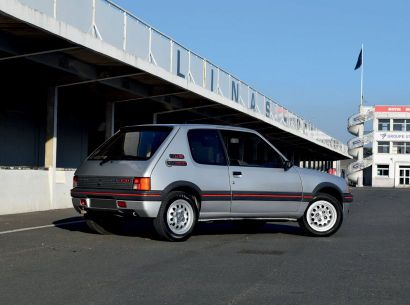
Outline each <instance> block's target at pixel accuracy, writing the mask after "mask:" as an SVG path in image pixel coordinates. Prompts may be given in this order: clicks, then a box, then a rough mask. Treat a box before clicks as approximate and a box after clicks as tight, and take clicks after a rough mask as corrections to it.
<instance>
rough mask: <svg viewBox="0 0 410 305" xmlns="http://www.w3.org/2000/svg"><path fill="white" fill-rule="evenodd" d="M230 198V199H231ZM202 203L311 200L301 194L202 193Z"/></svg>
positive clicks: (309, 197)
mask: <svg viewBox="0 0 410 305" xmlns="http://www.w3.org/2000/svg"><path fill="white" fill-rule="evenodd" d="M231 196H232V197H231ZM201 197H202V200H203V201H227V200H231V198H232V200H233V201H297V202H301V201H310V200H311V199H312V198H313V195H311V194H303V193H301V192H286V193H285V192H255V191H237V192H232V194H231V193H230V192H221V191H204V192H203V193H202V194H201Z"/></svg>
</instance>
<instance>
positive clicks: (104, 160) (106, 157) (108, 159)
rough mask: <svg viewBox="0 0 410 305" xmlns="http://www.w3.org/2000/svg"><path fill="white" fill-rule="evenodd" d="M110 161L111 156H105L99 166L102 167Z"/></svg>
mask: <svg viewBox="0 0 410 305" xmlns="http://www.w3.org/2000/svg"><path fill="white" fill-rule="evenodd" d="M110 160H112V156H105V158H104V159H102V160H101V162H100V165H103V164H105V163H107V162H108V161H110Z"/></svg>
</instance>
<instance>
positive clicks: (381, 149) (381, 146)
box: [377, 142, 390, 154]
mask: <svg viewBox="0 0 410 305" xmlns="http://www.w3.org/2000/svg"><path fill="white" fill-rule="evenodd" d="M377 152H378V153H379V154H389V153H390V142H377Z"/></svg>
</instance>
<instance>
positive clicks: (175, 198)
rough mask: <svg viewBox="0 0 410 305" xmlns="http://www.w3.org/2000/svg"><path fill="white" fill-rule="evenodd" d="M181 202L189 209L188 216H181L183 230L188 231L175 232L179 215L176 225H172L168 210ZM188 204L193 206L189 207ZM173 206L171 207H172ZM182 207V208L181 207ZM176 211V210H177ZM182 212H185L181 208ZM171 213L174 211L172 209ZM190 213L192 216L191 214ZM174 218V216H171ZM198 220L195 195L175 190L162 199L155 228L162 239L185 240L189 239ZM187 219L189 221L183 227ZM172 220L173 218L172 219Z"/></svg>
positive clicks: (177, 217) (176, 217)
mask: <svg viewBox="0 0 410 305" xmlns="http://www.w3.org/2000/svg"><path fill="white" fill-rule="evenodd" d="M179 203H181V204H182V206H183V207H184V208H186V209H185V210H186V211H187V213H188V214H187V215H188V217H186V216H185V215H183V216H181V223H182V225H181V230H186V232H182V231H181V232H182V233H178V232H175V231H176V230H178V229H177V225H178V224H177V219H178V223H179V221H180V220H179V216H175V221H174V222H175V223H176V224H175V225H174V226H173V227H171V225H170V224H168V219H167V218H168V211H169V209H170V207H171V205H172V208H173V207H174V206H175V205H177V204H179ZM188 205H189V206H190V207H191V208H189V207H188ZM172 208H171V209H172ZM181 209H182V208H181ZM175 212H176V211H175ZM181 212H183V211H182V210H181ZM191 212H192V213H191ZM170 213H174V212H172V211H170ZM189 215H190V216H189ZM170 217H171V216H170ZM171 219H172V218H171ZM197 220H198V210H197V207H196V204H195V201H194V198H193V196H191V195H190V194H187V193H185V192H180V191H174V192H170V193H169V194H168V195H167V196H166V197H165V198H164V200H163V201H162V204H161V207H160V209H159V212H158V216H157V217H156V218H155V219H154V228H155V230H156V231H157V233H158V235H159V237H160V238H161V239H165V240H169V241H184V240H187V239H188V238H189V237H190V236H191V235H192V232H193V231H194V228H195V225H196V223H197ZM185 221H186V222H187V224H186V226H184V227H183V225H184V223H185ZM170 222H171V220H170Z"/></svg>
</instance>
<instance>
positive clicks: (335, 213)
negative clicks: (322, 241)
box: [299, 193, 343, 236]
mask: <svg viewBox="0 0 410 305" xmlns="http://www.w3.org/2000/svg"><path fill="white" fill-rule="evenodd" d="M342 222H343V211H342V207H341V205H340V203H339V202H338V201H337V199H336V198H334V197H333V196H330V195H328V194H322V193H320V194H318V195H317V196H315V198H314V199H313V201H312V202H311V203H310V204H309V206H308V208H307V209H306V211H305V214H304V215H303V217H302V218H300V219H299V224H300V225H301V227H303V228H304V229H305V230H306V231H307V232H308V233H309V234H311V235H313V236H330V235H332V234H334V233H336V232H337V230H339V228H340V226H341V225H342Z"/></svg>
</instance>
